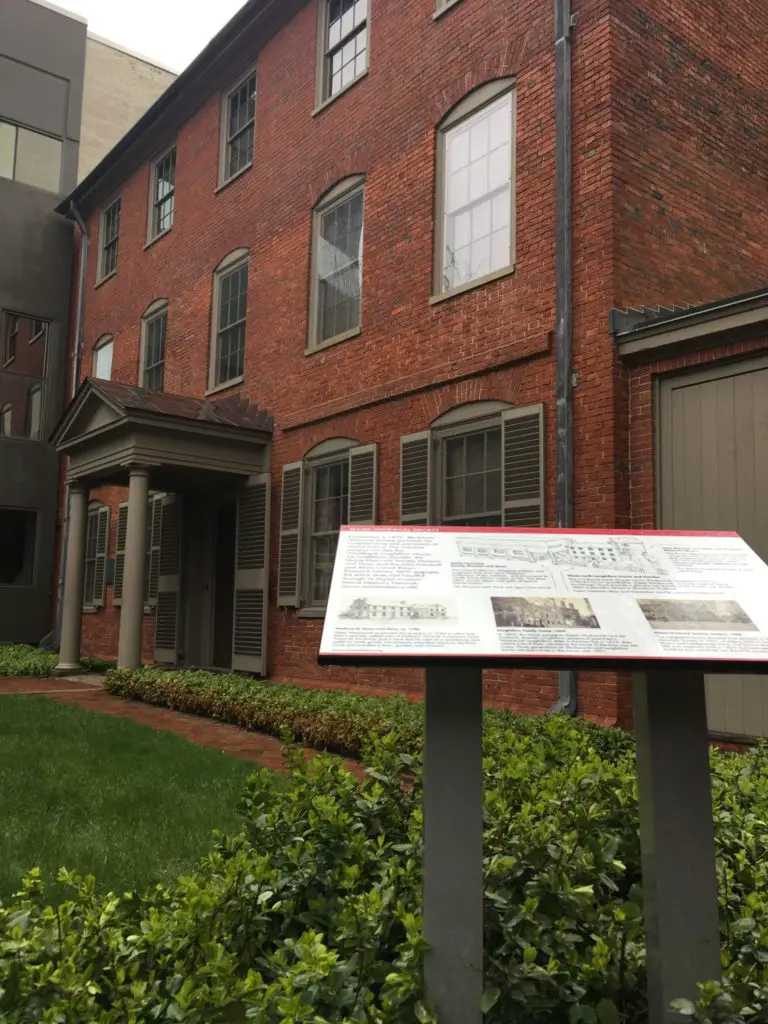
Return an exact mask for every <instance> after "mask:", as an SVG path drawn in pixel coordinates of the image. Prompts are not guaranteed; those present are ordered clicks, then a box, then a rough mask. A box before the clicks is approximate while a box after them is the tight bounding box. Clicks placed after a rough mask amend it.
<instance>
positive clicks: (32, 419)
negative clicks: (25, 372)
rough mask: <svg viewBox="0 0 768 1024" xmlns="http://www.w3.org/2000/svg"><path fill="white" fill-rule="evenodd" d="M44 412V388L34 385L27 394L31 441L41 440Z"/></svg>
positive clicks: (28, 432)
mask: <svg viewBox="0 0 768 1024" xmlns="http://www.w3.org/2000/svg"><path fill="white" fill-rule="evenodd" d="M42 411H43V386H42V384H33V385H32V387H31V388H30V389H29V391H28V392H27V437H28V438H29V439H30V441H39V440H40V427H41V423H42Z"/></svg>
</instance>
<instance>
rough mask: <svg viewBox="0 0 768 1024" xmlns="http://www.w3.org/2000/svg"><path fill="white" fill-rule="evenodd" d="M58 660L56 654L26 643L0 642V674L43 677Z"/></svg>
mask: <svg viewBox="0 0 768 1024" xmlns="http://www.w3.org/2000/svg"><path fill="white" fill-rule="evenodd" d="M58 660H59V658H58V655H56V654H49V653H48V652H47V651H39V650H38V649H37V648H36V647H27V645H26V644H0V676H5V677H8V676H31V677H34V678H35V679H41V678H45V677H46V676H49V675H51V673H52V672H53V670H54V668H56V663H57V662H58Z"/></svg>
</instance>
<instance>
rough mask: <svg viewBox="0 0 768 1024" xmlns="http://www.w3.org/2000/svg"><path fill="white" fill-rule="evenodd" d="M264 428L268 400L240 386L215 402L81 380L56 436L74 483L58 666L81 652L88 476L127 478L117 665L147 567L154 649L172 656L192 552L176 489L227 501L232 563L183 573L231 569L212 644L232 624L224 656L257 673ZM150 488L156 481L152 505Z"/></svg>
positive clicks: (265, 546)
mask: <svg viewBox="0 0 768 1024" xmlns="http://www.w3.org/2000/svg"><path fill="white" fill-rule="evenodd" d="M272 429H273V424H272V419H271V417H270V416H269V415H268V414H267V413H266V412H264V411H263V410H261V409H259V408H258V406H256V405H254V404H252V403H248V402H246V401H244V400H242V399H241V398H239V397H235V398H229V399H224V400H221V401H218V402H213V401H209V400H204V399H195V398H187V397H183V396H178V395H167V394H162V393H153V392H149V391H145V390H144V389H142V388H137V387H132V386H129V385H125V384H120V383H118V382H116V381H103V380H91V379H89V380H86V381H85V382H84V383H83V384H82V385H81V387H80V389H79V390H78V392H77V394H76V396H75V398H74V399H73V401H72V403H71V404H70V406H69V408H68V410H67V411H66V413H65V415H64V417H63V419H62V421H61V423H60V424H59V426H58V427H57V429H56V431H55V433H54V436H53V439H52V440H53V443H54V444H55V445H56V448H57V450H58V451H60V452H61V453H62V454H65V455H68V456H69V467H68V473H67V482H68V483H69V484H70V488H71V489H70V508H69V530H68V535H67V547H66V572H65V581H64V598H63V608H62V623H61V642H60V655H59V665H58V667H57V671H58V672H60V673H69V672H74V671H77V669H78V668H79V663H80V633H81V627H82V612H83V592H84V584H85V560H86V532H87V519H88V503H89V495H90V493H91V491H92V490H93V489H94V488H98V487H103V486H118V487H127V488H128V502H127V505H123V506H121V507H120V511H119V515H118V531H117V532H118V538H117V548H118V556H117V561H118V562H119V564H118V565H116V567H115V590H116V592H117V589H118V584H119V593H120V604H121V612H120V628H119V642H118V666H119V667H121V668H136V667H138V666H139V664H140V663H141V639H142V620H143V616H144V612H145V605H146V603H147V594H148V586H147V578H148V577H149V593H151V594H152V595H153V601H154V603H155V606H156V640H155V659H156V660H158V661H167V662H174V661H176V660H178V653H179V644H180V640H181V636H182V617H183V603H182V600H181V596H182V594H181V590H182V587H181V577H182V574H183V571H184V567H185V566H190V565H192V566H193V565H194V564H195V562H196V559H195V557H194V554H193V553H190V552H186V553H185V552H184V551H183V547H184V544H183V541H184V533H185V515H184V500H185V499H187V503H188V505H189V510H190V514H191V513H192V511H193V510H194V509H198V510H199V509H200V508H203V509H205V508H206V507H214V508H215V507H217V500H219V499H220V500H226V501H228V503H229V507H230V508H231V509H232V512H231V516H230V519H231V522H230V525H229V527H228V533H227V532H226V531H225V533H224V536H228V537H229V538H230V544H231V545H233V546H234V551H233V552H232V553H231V556H230V569H229V571H228V573H227V572H219V571H217V565H216V562H215V560H214V561H213V562H212V563H209V576H208V577H207V578H205V577H202V578H194V579H193V574H190V582H191V583H192V585H193V586H195V587H196V589H198V588H199V591H200V592H202V591H203V590H208V591H212V590H213V589H214V588H215V586H216V583H217V581H218V582H219V584H220V585H221V586H223V585H225V582H227V581H228V583H229V585H230V586H231V590H232V593H231V595H226V596H227V602H225V603H226V604H227V606H228V610H229V615H228V617H227V616H225V617H224V619H223V620H222V617H221V615H220V616H219V618H218V620H217V625H218V630H217V629H216V625H215V624H214V623H213V621H212V624H211V630H212V632H213V633H216V641H215V644H213V645H212V646H215V647H217V649H218V651H221V650H222V648H223V647H225V646H226V635H225V633H223V632H222V628H224V630H225V632H226V628H228V629H229V637H230V638H231V639H230V650H231V659H229V660H231V667H232V668H239V669H242V670H245V671H251V672H257V673H260V674H264V673H265V671H266V622H267V567H268V562H269V558H268V550H269V447H270V441H271V436H272ZM153 492H160V493H159V494H158V493H155V497H154V502H153V505H152V506H150V495H151V494H152V493H153ZM150 515H151V518H150ZM186 518H189V516H188V517H186ZM197 518H198V520H199V514H198V517H197ZM190 521H191V520H190ZM222 529H223V528H222ZM148 538H149V547H150V548H151V550H152V552H153V554H152V557H150V556H149V555H148ZM104 554H105V556H106V552H105V553H104ZM115 603H116V604H117V603H118V602H117V601H115ZM192 605H194V607H198V605H199V602H198V605H195V604H194V602H192ZM211 614H213V613H212V612H211ZM222 622H223V623H224V626H223V627H222ZM198 628H199V627H198ZM187 632H189V630H188V631H187ZM219 656H220V657H221V655H219ZM199 663H200V662H199V661H198V664H199ZM211 663H212V662H211Z"/></svg>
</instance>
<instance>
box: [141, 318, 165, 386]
mask: <svg viewBox="0 0 768 1024" xmlns="http://www.w3.org/2000/svg"><path fill="white" fill-rule="evenodd" d="M167 331H168V304H167V302H164V301H161V302H159V303H157V302H155V303H153V304H152V305H151V306H150V307H149V309H148V310H147V312H146V313H145V314H144V317H143V319H142V322H141V335H142V337H141V350H142V374H141V386H142V387H144V388H146V389H147V391H162V390H163V377H164V373H165V338H166V334H167Z"/></svg>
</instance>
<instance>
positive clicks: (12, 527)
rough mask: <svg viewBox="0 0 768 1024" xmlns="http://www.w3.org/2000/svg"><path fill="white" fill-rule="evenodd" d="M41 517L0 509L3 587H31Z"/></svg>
mask: <svg viewBox="0 0 768 1024" xmlns="http://www.w3.org/2000/svg"><path fill="white" fill-rule="evenodd" d="M36 527H37V515H36V513H34V512H27V511H25V510H23V509H15V508H0V537H2V538H3V543H2V544H0V585H2V586H6V587H9V586H10V587H23V586H30V585H31V584H32V582H33V578H34V562H35V530H36Z"/></svg>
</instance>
